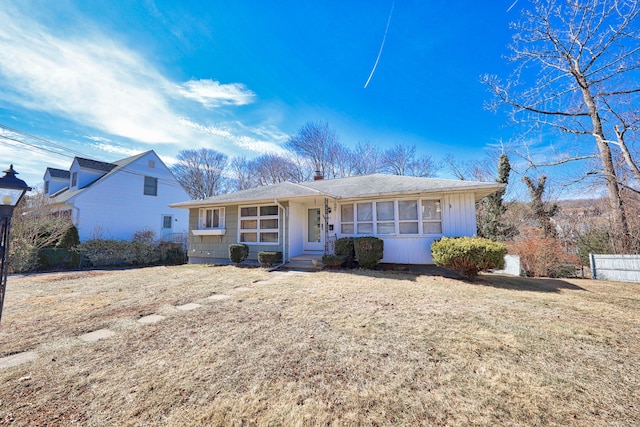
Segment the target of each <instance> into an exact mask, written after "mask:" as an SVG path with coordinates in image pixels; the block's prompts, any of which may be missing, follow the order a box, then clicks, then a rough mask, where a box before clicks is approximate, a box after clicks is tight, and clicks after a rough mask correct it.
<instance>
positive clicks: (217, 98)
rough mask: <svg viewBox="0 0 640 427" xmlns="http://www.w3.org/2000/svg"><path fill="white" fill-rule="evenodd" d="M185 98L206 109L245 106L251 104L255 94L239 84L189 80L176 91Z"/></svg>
mask: <svg viewBox="0 0 640 427" xmlns="http://www.w3.org/2000/svg"><path fill="white" fill-rule="evenodd" d="M178 91H179V92H180V94H181V95H183V96H184V97H186V98H189V99H193V100H195V101H198V102H199V103H201V104H202V105H204V106H205V107H207V108H214V107H219V106H221V105H245V104H249V103H251V102H253V99H254V98H255V93H253V92H252V91H250V90H249V89H247V87H246V86H245V85H243V84H241V83H231V84H221V83H220V82H216V81H213V80H208V79H205V80H189V81H188V82H186V83H184V84H183V85H182V86H180V88H179V89H178Z"/></svg>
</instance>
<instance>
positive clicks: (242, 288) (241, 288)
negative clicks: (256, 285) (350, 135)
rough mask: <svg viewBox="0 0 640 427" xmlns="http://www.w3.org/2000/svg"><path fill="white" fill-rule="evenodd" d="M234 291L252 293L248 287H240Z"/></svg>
mask: <svg viewBox="0 0 640 427" xmlns="http://www.w3.org/2000/svg"><path fill="white" fill-rule="evenodd" d="M233 290H234V291H250V290H251V288H247V287H246V286H238V287H237V288H233Z"/></svg>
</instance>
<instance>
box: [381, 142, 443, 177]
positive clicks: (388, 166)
mask: <svg viewBox="0 0 640 427" xmlns="http://www.w3.org/2000/svg"><path fill="white" fill-rule="evenodd" d="M382 168H383V170H384V171H385V172H387V173H390V174H392V175H408V176H421V177H432V176H435V174H436V172H437V171H438V170H439V169H440V165H439V164H438V163H437V162H435V161H434V160H433V159H432V158H431V156H420V157H416V146H415V145H412V146H406V145H401V144H397V145H396V146H394V147H392V148H390V149H388V150H386V151H385V152H384V153H383V155H382Z"/></svg>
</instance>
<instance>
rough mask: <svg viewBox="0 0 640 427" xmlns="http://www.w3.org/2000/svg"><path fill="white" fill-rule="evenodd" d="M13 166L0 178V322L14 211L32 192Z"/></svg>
mask: <svg viewBox="0 0 640 427" xmlns="http://www.w3.org/2000/svg"><path fill="white" fill-rule="evenodd" d="M17 174H18V172H16V171H15V170H14V169H13V165H11V166H9V169H7V170H6V171H4V176H3V177H2V178H0V321H1V320H2V307H3V306H4V291H5V289H6V288H7V272H8V270H9V268H8V266H7V257H8V255H9V232H10V230H11V217H12V216H13V210H14V209H15V208H16V206H18V203H20V200H22V196H24V193H26V192H27V191H29V190H31V187H29V186H28V185H27V183H26V182H24V181H23V180H21V179H19V178H16V175H17Z"/></svg>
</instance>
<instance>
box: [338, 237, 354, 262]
mask: <svg viewBox="0 0 640 427" xmlns="http://www.w3.org/2000/svg"><path fill="white" fill-rule="evenodd" d="M353 240H354V239H353V237H341V238H340V239H338V240H336V246H335V253H336V255H343V256H346V257H348V258H354V257H355V256H356V255H355V252H354V249H353Z"/></svg>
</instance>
